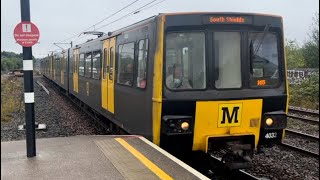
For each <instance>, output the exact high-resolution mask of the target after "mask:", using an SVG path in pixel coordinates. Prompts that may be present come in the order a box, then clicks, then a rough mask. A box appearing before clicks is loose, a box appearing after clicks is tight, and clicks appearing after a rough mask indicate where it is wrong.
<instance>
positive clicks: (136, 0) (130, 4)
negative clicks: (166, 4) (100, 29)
mask: <svg viewBox="0 0 320 180" xmlns="http://www.w3.org/2000/svg"><path fill="white" fill-rule="evenodd" d="M138 1H139V0H135V1H133V2H131V3H129V4H128V5H126V6H125V7H123V8H121V9H119V10H118V11H116V12H115V13H113V14H111V15H109V16H107V17H105V18H103V19H102V20H100V21H99V22H97V23H95V24H94V25H92V26H90V27H88V28H86V29H84V30H83V31H81V32H80V33H82V32H84V31H86V30H88V29H90V28H92V27H95V26H96V25H98V24H100V23H102V22H103V21H105V20H107V19H109V18H111V17H112V16H114V15H116V14H118V13H119V12H121V11H123V10H125V9H126V8H128V7H130V6H132V5H133V4H134V3H136V2H138ZM78 35H79V33H77V34H75V35H73V36H72V37H69V38H67V39H65V40H62V41H60V42H65V41H68V40H71V39H73V38H75V37H77V36H78Z"/></svg>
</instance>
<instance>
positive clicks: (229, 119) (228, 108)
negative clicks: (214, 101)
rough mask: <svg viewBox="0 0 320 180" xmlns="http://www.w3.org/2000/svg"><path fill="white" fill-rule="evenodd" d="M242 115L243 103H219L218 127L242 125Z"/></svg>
mask: <svg viewBox="0 0 320 180" xmlns="http://www.w3.org/2000/svg"><path fill="white" fill-rule="evenodd" d="M241 117H242V103H241V104H219V119H218V127H234V126H240V124H241Z"/></svg>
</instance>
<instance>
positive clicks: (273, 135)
mask: <svg viewBox="0 0 320 180" xmlns="http://www.w3.org/2000/svg"><path fill="white" fill-rule="evenodd" d="M277 136H278V135H277V132H272V133H267V134H266V135H265V136H264V137H265V138H266V139H274V138H277Z"/></svg>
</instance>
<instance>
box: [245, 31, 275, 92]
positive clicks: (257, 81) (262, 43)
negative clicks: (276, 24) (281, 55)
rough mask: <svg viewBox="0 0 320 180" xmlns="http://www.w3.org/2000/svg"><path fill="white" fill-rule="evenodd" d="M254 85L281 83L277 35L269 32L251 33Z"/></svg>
mask: <svg viewBox="0 0 320 180" xmlns="http://www.w3.org/2000/svg"><path fill="white" fill-rule="evenodd" d="M249 44H250V47H249V48H250V56H251V61H252V62H251V63H252V64H251V66H252V67H251V68H252V73H251V75H250V85H251V86H252V87H263V86H273V85H277V84H278V83H279V71H278V68H279V66H278V46H277V36H276V35H275V34H272V33H267V34H265V36H264V37H263V33H250V35H249Z"/></svg>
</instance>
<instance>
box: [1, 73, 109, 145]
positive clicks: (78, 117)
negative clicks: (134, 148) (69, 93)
mask: <svg viewBox="0 0 320 180" xmlns="http://www.w3.org/2000/svg"><path fill="white" fill-rule="evenodd" d="M36 81H40V82H41V83H42V84H43V85H44V86H45V87H46V88H47V89H48V90H49V92H50V94H49V95H48V94H47V93H46V92H45V91H44V90H42V88H41V87H40V86H39V85H38V84H37V83H36ZM34 92H35V121H36V122H38V123H40V124H46V126H47V130H46V131H37V132H36V138H50V137H66V136H75V135H101V134H105V133H106V132H105V131H104V130H103V129H102V128H101V127H99V126H98V125H97V124H96V123H95V122H94V121H93V120H92V119H91V118H90V117H89V116H87V115H86V114H85V113H84V112H82V111H81V110H80V109H79V108H78V107H77V106H76V105H74V104H73V103H72V102H71V101H69V99H68V98H67V97H66V96H64V95H62V94H61V93H60V92H58V90H57V89H56V88H55V87H54V85H52V84H51V83H48V81H47V80H45V79H44V78H43V77H35V79H34ZM24 123H25V114H24V112H20V113H16V114H14V115H13V118H12V120H11V121H9V122H1V141H13V140H22V139H25V131H18V126H19V125H22V124H24Z"/></svg>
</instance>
